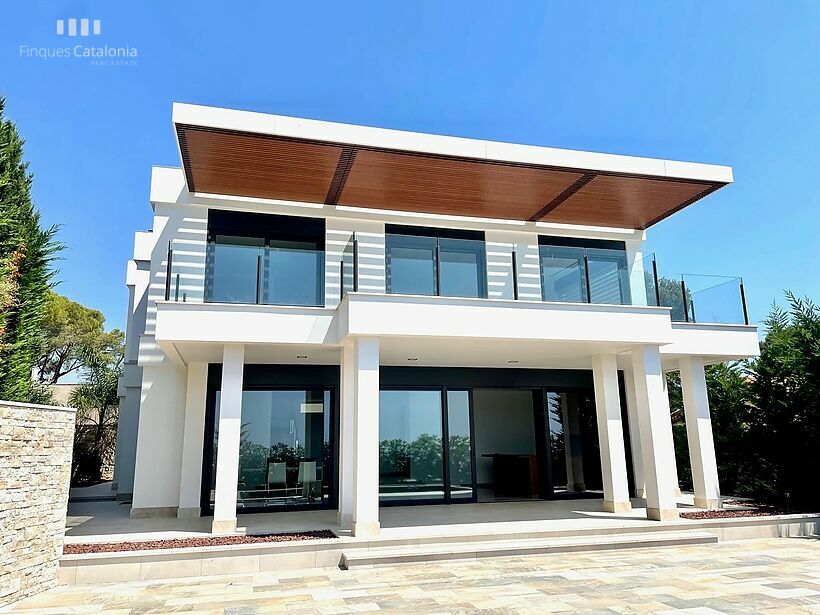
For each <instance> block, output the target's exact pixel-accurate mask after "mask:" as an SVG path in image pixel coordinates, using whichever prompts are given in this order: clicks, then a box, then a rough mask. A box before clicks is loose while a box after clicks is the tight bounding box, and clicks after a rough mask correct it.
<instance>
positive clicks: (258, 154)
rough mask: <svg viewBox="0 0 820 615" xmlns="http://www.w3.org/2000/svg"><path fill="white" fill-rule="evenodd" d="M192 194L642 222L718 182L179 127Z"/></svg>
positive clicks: (610, 223)
mask: <svg viewBox="0 0 820 615" xmlns="http://www.w3.org/2000/svg"><path fill="white" fill-rule="evenodd" d="M177 136H178V139H179V146H180V151H181V155H182V162H183V167H184V170H185V175H186V180H187V182H188V189H189V190H190V191H191V192H199V193H212V194H224V195H231V196H244V197H256V198H266V199H277V200H284V201H299V202H309V203H326V204H330V205H336V204H338V205H346V206H352V207H367V208H373V209H384V210H397V211H409V212H417V213H428V214H444V215H453V216H469V217H477V218H496V219H504V220H528V221H544V222H556V223H563V224H578V225H593V226H603V227H617V228H634V229H644V228H647V227H649V226H651V225H652V224H655V223H656V222H658V221H660V220H662V219H663V218H665V217H667V216H670V215H672V214H673V213H675V212H676V211H678V210H680V209H682V208H683V207H686V206H687V205H689V204H691V203H693V202H695V201H696V200H698V199H700V198H702V197H704V196H706V195H707V194H709V193H710V192H713V191H714V190H716V189H718V188H720V187H721V186H723V185H724V184H723V183H719V182H717V183H716V182H708V181H702V180H684V179H675V178H667V177H658V176H638V175H624V174H615V173H608V172H605V171H595V170H585V169H573V168H564V167H547V166H538V165H531V164H518V163H512V162H501V161H492V160H483V159H482V160H477V159H470V158H459V157H454V156H444V155H437V154H426V153H418V152H406V151H397V150H390V149H381V148H374V147H367V146H361V145H355V144H339V143H327V142H323V141H314V140H309V139H296V138H290V137H276V136H271V135H263V134H257V133H248V132H239V131H235V130H224V129H216V128H208V127H202V126H191V125H184V124H178V125H177Z"/></svg>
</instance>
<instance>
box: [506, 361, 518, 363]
mask: <svg viewBox="0 0 820 615" xmlns="http://www.w3.org/2000/svg"><path fill="white" fill-rule="evenodd" d="M507 363H518V361H507Z"/></svg>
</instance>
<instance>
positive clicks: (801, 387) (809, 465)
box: [748, 293, 820, 510]
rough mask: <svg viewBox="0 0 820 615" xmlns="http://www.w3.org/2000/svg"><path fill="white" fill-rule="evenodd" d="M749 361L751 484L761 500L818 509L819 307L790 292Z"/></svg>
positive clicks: (771, 316)
mask: <svg viewBox="0 0 820 615" xmlns="http://www.w3.org/2000/svg"><path fill="white" fill-rule="evenodd" d="M786 296H787V299H788V304H789V307H788V310H783V309H780V308H778V307H773V308H772V311H771V313H770V314H769V317H768V318H767V319H766V321H765V326H766V338H765V339H764V340H763V342H762V343H761V345H760V357H758V358H757V359H755V360H753V361H750V363H749V376H750V377H749V388H750V390H751V395H752V403H753V412H751V413H750V417H749V434H748V440H749V444H748V446H749V450H750V451H752V452H753V453H754V454H753V455H751V458H750V460H749V466H750V468H751V469H752V470H753V475H752V476H751V477H750V483H751V487H752V488H753V489H754V491H755V493H756V494H757V495H758V496H759V497H760V498H762V499H765V500H769V501H774V502H778V503H782V502H784V501H785V502H786V503H787V504H789V505H791V506H793V507H795V508H798V509H805V510H816V509H818V508H820V494H818V491H817V477H818V476H820V453H818V451H820V307H818V306H817V305H815V304H814V303H812V302H811V301H809V300H808V299H799V298H797V297H795V296H794V295H793V294H791V293H787V295H786Z"/></svg>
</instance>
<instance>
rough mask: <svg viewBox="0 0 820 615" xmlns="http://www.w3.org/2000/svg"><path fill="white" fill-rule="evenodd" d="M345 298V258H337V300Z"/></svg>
mask: <svg viewBox="0 0 820 615" xmlns="http://www.w3.org/2000/svg"><path fill="white" fill-rule="evenodd" d="M344 298H345V259H344V257H342V258H341V259H340V260H339V300H340V301H341V300H342V299H344Z"/></svg>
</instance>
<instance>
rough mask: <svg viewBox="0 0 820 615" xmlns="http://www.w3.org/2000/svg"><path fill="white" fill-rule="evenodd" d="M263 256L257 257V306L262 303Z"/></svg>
mask: <svg viewBox="0 0 820 615" xmlns="http://www.w3.org/2000/svg"><path fill="white" fill-rule="evenodd" d="M261 291H262V255H261V254H259V255H257V257H256V304H257V305H260V304H261V303H262V292H261Z"/></svg>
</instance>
